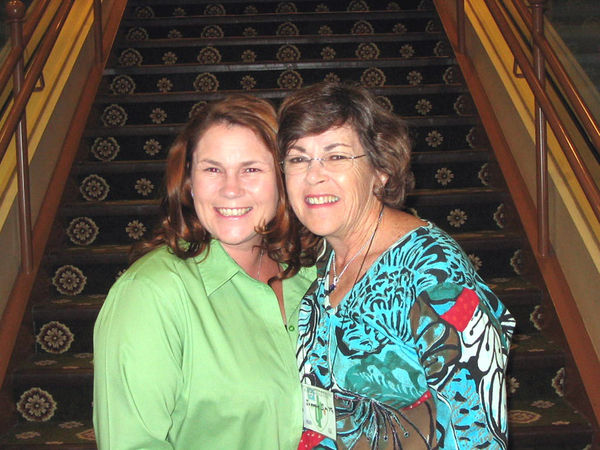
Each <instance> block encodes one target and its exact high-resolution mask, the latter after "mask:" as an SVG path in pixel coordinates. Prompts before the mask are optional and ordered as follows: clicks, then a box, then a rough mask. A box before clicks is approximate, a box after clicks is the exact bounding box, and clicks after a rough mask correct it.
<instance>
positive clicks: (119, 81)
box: [110, 75, 136, 94]
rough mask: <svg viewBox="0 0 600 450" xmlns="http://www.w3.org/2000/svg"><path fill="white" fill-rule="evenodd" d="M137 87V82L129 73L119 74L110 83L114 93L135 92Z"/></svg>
mask: <svg viewBox="0 0 600 450" xmlns="http://www.w3.org/2000/svg"><path fill="white" fill-rule="evenodd" d="M135 88H136V86H135V82H134V81H133V78H131V77H130V76H129V75H117V76H116V77H114V78H113V80H112V82H111V83H110V90H111V92H112V93H113V94H133V93H134V92H135Z"/></svg>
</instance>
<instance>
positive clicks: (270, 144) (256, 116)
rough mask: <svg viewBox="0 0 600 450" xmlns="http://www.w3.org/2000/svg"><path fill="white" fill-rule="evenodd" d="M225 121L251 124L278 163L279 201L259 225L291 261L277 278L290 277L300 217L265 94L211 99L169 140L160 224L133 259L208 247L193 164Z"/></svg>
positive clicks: (189, 253)
mask: <svg viewBox="0 0 600 450" xmlns="http://www.w3.org/2000/svg"><path fill="white" fill-rule="evenodd" d="M220 124H225V125H229V126H241V127H245V128H248V129H250V130H252V131H254V133H255V134H256V136H257V137H258V138H259V139H260V140H261V141H262V142H263V143H264V144H265V146H266V147H267V149H268V150H269V152H270V153H271V155H272V156H273V160H274V163H275V166H276V167H275V170H276V180H277V181H276V183H277V191H278V193H279V196H278V204H277V208H276V212H275V216H274V217H273V219H271V220H270V221H269V222H268V223H267V224H265V225H264V226H262V227H259V228H257V230H256V231H257V232H258V233H259V234H262V235H263V236H264V239H263V247H264V249H265V250H266V251H267V252H268V254H269V256H271V257H272V258H273V259H275V260H277V261H279V262H281V263H285V264H287V268H286V270H285V271H284V272H282V273H281V274H279V275H278V278H289V277H291V276H293V275H294V274H296V273H297V272H298V270H299V269H300V267H301V266H302V265H303V264H302V262H301V258H300V249H297V248H295V247H294V246H290V245H289V242H288V240H289V239H291V240H292V241H294V240H296V239H295V238H294V235H295V234H296V233H298V230H299V227H298V225H297V224H294V222H295V221H297V219H295V218H294V216H293V215H292V214H290V210H289V208H288V206H287V205H288V201H287V198H286V194H285V187H284V184H283V177H282V174H281V170H280V168H279V164H278V163H277V162H278V160H279V158H278V151H277V120H276V113H275V109H274V108H273V106H272V105H271V104H270V103H269V102H267V101H266V100H263V99H259V98H257V97H252V96H250V95H245V94H238V95H232V96H229V97H227V98H225V99H223V100H220V101H216V102H212V103H209V104H207V105H206V106H205V107H204V108H202V109H201V110H200V111H199V112H198V113H197V114H196V115H195V116H194V117H193V118H192V119H191V120H190V121H189V122H188V123H187V125H186V126H185V128H184V129H183V131H182V132H181V133H180V134H179V135H178V136H177V138H176V139H175V142H174V143H173V145H172V146H171V149H170V151H169V155H168V157H167V168H166V173H165V178H164V191H165V194H164V195H163V198H162V203H161V213H160V224H159V226H158V227H157V228H156V229H155V230H154V232H153V235H152V237H151V238H150V239H149V240H147V241H144V242H141V243H139V244H138V245H137V246H135V247H134V248H133V250H132V254H131V259H132V261H135V260H136V259H138V258H140V257H141V256H143V255H144V254H146V253H148V252H150V251H152V250H154V249H155V248H158V247H161V246H163V245H166V246H168V247H169V248H170V249H171V251H172V252H173V253H174V254H175V255H177V256H178V257H179V258H181V259H187V258H191V257H195V256H198V255H199V254H201V253H202V252H204V251H205V250H208V244H209V243H210V240H211V235H210V234H209V233H208V232H207V230H206V229H205V228H204V226H203V225H202V223H201V222H200V220H199V219H198V216H197V214H196V210H195V208H194V201H193V198H192V182H191V165H192V156H193V154H194V150H195V149H196V147H197V144H198V142H199V141H200V140H201V139H202V137H203V136H204V134H205V133H206V132H207V130H208V129H209V128H210V127H212V126H214V125H220Z"/></svg>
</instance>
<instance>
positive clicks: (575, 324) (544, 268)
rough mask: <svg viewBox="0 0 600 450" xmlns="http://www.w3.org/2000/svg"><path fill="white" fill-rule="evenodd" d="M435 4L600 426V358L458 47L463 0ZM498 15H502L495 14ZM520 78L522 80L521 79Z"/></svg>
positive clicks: (534, 85) (523, 62) (535, 86)
mask: <svg viewBox="0 0 600 450" xmlns="http://www.w3.org/2000/svg"><path fill="white" fill-rule="evenodd" d="M434 1H435V4H436V7H437V9H438V11H439V12H440V17H441V18H442V22H443V24H444V28H445V29H446V31H447V32H448V37H449V39H450V43H451V45H452V47H453V49H454V52H455V54H456V58H457V62H458V63H459V64H460V67H461V69H462V70H463V72H464V73H465V79H466V82H467V84H468V86H469V90H470V91H471V92H472V93H473V99H474V101H475V103H476V105H477V109H478V111H479V113H480V115H481V119H482V123H483V124H484V126H485V129H486V132H487V133H488V135H489V138H490V142H491V143H492V148H493V150H494V153H495V154H496V156H497V160H498V163H499V165H500V167H501V169H502V172H503V174H504V176H505V178H506V182H507V186H508V189H509V191H510V192H511V194H512V197H513V200H514V203H515V206H516V208H517V210H518V212H519V216H520V217H521V222H522V224H523V228H524V230H525V232H526V234H527V237H528V240H529V242H530V243H531V244H532V247H533V254H534V256H535V259H536V262H537V264H538V267H539V269H540V273H541V275H542V279H543V281H544V283H545V284H546V287H547V289H548V293H549V294H550V296H551V298H552V302H553V303H554V307H555V309H556V313H557V315H558V317H559V319H560V323H561V325H562V328H563V330H564V332H565V336H566V338H567V341H568V343H569V346H570V349H571V354H572V356H573V359H574V363H575V364H576V365H577V370H578V371H579V373H580V374H581V378H582V380H583V384H584V387H585V390H586V393H587V396H588V399H589V401H590V404H591V407H592V411H587V412H591V413H592V414H593V416H594V418H595V420H596V423H598V421H600V379H599V378H598V373H600V359H599V358H598V357H597V355H596V354H597V352H596V350H595V348H594V344H593V342H592V340H591V338H590V336H589V334H588V333H587V331H586V325H585V323H584V321H583V318H582V315H581V313H580V312H579V310H578V306H577V302H576V300H575V298H574V296H573V293H572V292H571V288H570V287H569V283H568V281H567V279H566V277H565V274H564V272H563V270H562V268H561V264H560V262H559V260H558V257H557V255H556V254H552V253H550V254H549V255H548V256H546V257H544V256H542V255H541V254H540V252H539V251H536V249H535V245H534V244H535V243H538V242H540V239H541V238H540V236H539V229H538V227H536V216H537V215H538V214H539V210H538V208H537V205H535V204H534V202H533V200H532V198H531V197H530V196H528V195H522V193H523V192H526V191H527V189H528V186H527V184H526V183H525V180H524V178H523V175H522V174H521V170H520V167H519V165H518V162H517V161H516V160H515V158H514V155H513V153H512V151H511V148H510V145H509V142H508V141H507V139H506V135H505V133H504V132H503V131H502V129H501V124H500V122H499V120H498V117H497V116H496V113H495V111H494V107H493V105H492V101H491V100H490V98H489V97H488V94H487V92H486V89H485V87H484V85H483V83H482V81H481V78H480V76H479V74H478V73H477V70H476V68H475V65H474V62H473V61H472V60H471V58H470V57H469V55H468V54H467V52H465V53H464V54H461V53H460V52H459V45H458V43H459V42H460V40H461V39H459V35H460V34H461V33H462V34H463V38H462V40H463V42H464V38H465V36H464V34H465V30H464V29H462V30H460V29H458V26H459V21H458V20H456V19H455V18H454V17H453V16H454V14H455V13H456V12H457V10H458V7H457V2H464V0H456V2H455V4H454V7H455V8H456V9H455V10H454V12H453V11H452V10H451V7H450V5H449V4H448V3H449V2H448V1H447V0H434ZM476 1H477V0H476ZM534 1H536V0H534ZM486 3H488V6H489V1H488V0H486ZM496 12H498V11H497V10H496ZM464 22H465V21H463V24H464ZM499 28H500V26H499ZM504 37H506V36H504ZM513 38H514V36H513ZM512 41H513V42H512V44H513V45H514V39H513V40H512ZM509 46H511V47H512V45H511V43H509ZM517 48H519V49H520V46H519V47H517ZM540 48H541V49H542V50H543V46H540ZM511 49H512V48H511ZM520 53H522V54H521V56H520V58H519V66H520V67H521V69H522V70H523V71H524V72H525V71H526V72H528V77H529V78H528V79H527V81H528V82H530V87H531V89H532V91H533V92H534V95H536V96H537V95H539V94H540V92H539V91H540V90H541V88H542V86H541V84H540V83H539V81H538V80H537V79H536V77H535V75H534V73H533V69H532V68H531V64H530V63H529V61H528V60H527V59H525V58H523V55H524V53H523V52H520ZM515 56H517V55H515ZM527 69H528V70H527ZM515 75H516V74H515ZM520 78H522V76H521V77H520ZM543 102H544V105H543V106H544V107H547V105H546V104H545V103H546V102H549V99H548V97H547V96H546V98H545V99H543ZM543 112H544V113H546V111H545V110H543ZM557 118H558V117H557V116H556V115H555V116H554V118H550V117H549V120H555V119H557ZM559 131H562V132H564V134H565V135H566V134H567V133H566V130H564V127H563V128H562V130H559ZM555 134H556V131H555ZM557 139H559V143H560V144H561V147H562V146H565V144H567V143H566V142H565V140H564V139H563V140H561V139H560V138H559V134H557ZM566 148H567V151H566V152H565V154H566V155H570V158H571V159H575V161H571V160H570V164H571V165H575V166H577V165H578V164H581V165H583V162H582V161H581V160H580V157H579V155H578V154H577V152H576V151H575V149H574V148H573V146H572V144H571V147H570V148H569V144H567V147H566ZM567 157H569V156H567ZM589 181H590V184H591V185H592V186H594V184H593V182H592V181H591V180H589ZM580 183H581V181H580ZM592 190H593V187H592ZM596 191H597V189H596ZM586 195H588V194H586ZM590 197H591V199H590ZM588 199H589V200H590V204H591V205H592V207H593V208H594V212H595V214H596V217H598V214H597V205H598V200H597V199H598V195H597V193H596V194H593V193H592V194H591V195H590V196H588ZM583 407H584V408H585V405H583Z"/></svg>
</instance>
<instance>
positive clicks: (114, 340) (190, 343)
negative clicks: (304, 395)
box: [94, 95, 316, 450]
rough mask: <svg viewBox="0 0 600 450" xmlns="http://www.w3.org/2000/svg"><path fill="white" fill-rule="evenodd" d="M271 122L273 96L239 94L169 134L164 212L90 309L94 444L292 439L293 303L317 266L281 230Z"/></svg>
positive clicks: (261, 445) (266, 443) (241, 445)
mask: <svg viewBox="0 0 600 450" xmlns="http://www.w3.org/2000/svg"><path fill="white" fill-rule="evenodd" d="M276 131H277V130H276V119H275V111H274V110H273V107H272V106H271V105H270V104H269V103H267V102H265V101H264V100H259V99H256V98H253V97H250V96H242V95H240V96H234V97H229V98H227V99H225V100H222V101H220V102H218V103H213V104H209V105H208V106H207V107H206V108H204V110H203V111H201V112H200V113H199V114H198V115H197V116H195V117H194V118H193V119H192V120H191V121H190V123H189V124H188V125H187V126H186V128H185V129H184V131H183V132H182V133H181V134H180V135H179V136H178V138H177V139H176V141H175V143H174V144H173V147H172V148H171V151H170V153H169V157H168V160H167V170H166V178H165V180H166V183H165V186H166V194H165V197H164V199H163V203H162V207H163V208H162V209H163V210H162V213H161V225H160V226H159V228H158V229H157V230H156V232H155V234H154V237H153V238H152V239H151V240H150V241H148V242H146V243H144V244H143V246H142V247H141V248H138V250H139V252H138V254H137V255H138V256H139V255H140V254H142V255H143V256H141V257H140V258H139V259H137V261H136V262H135V263H134V264H133V265H132V266H131V267H130V268H129V269H128V270H127V272H126V273H125V274H124V275H122V276H121V277H120V278H119V280H118V281H117V282H116V283H115V285H114V286H113V288H112V289H111V291H110V293H109V295H108V297H107V299H106V302H105V304H104V306H103V307H102V310H101V312H100V315H99V317H98V320H97V322H96V327H95V332H94V364H95V374H94V426H95V430H96V439H97V442H98V447H99V448H100V449H102V450H104V449H118V450H124V449H142V448H143V449H186V450H188V449H205V448H206V449H228V450H232V449H244V450H252V449H257V450H258V449H260V450H263V449H294V450H295V449H296V448H297V447H298V442H299V440H300V435H301V432H302V406H301V390H300V383H299V378H298V370H297V367H296V362H295V357H294V353H295V347H296V340H297V329H296V327H297V317H298V306H299V303H300V300H301V298H302V296H303V294H304V293H305V292H306V290H307V289H308V287H309V286H310V284H311V283H312V281H313V280H314V279H315V276H316V273H315V271H314V269H313V268H312V267H302V266H303V264H302V263H301V261H300V254H299V249H300V248H301V245H300V244H301V238H300V237H299V236H295V237H293V238H292V240H291V241H290V240H289V236H290V233H291V235H292V236H294V232H293V229H292V230H290V228H291V227H293V225H294V222H293V220H292V219H291V218H290V217H289V215H288V212H287V211H288V208H287V205H286V198H285V193H284V189H283V181H282V176H281V174H280V172H279V167H278V164H277V163H276V159H275V158H276V156H275V155H276V154H277V150H276ZM313 256H314V255H313Z"/></svg>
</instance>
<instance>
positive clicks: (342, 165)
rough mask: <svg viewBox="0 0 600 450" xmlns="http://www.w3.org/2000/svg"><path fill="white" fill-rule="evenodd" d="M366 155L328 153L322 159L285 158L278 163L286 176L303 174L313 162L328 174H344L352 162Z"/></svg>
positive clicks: (304, 157)
mask: <svg viewBox="0 0 600 450" xmlns="http://www.w3.org/2000/svg"><path fill="white" fill-rule="evenodd" d="M363 156H367V155H358V156H350V155H348V154H346V153H330V154H327V155H326V156H324V157H323V158H307V157H306V156H286V157H285V159H284V160H283V161H281V162H280V164H281V168H282V170H283V171H284V172H285V173H286V174H288V175H300V174H302V173H305V172H306V171H307V170H308V169H309V168H310V165H311V163H312V162H313V161H319V162H320V163H321V166H323V168H324V169H327V170H328V171H330V172H345V171H346V170H349V169H350V168H351V167H352V165H353V164H354V160H355V159H358V158H362V157H363Z"/></svg>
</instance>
